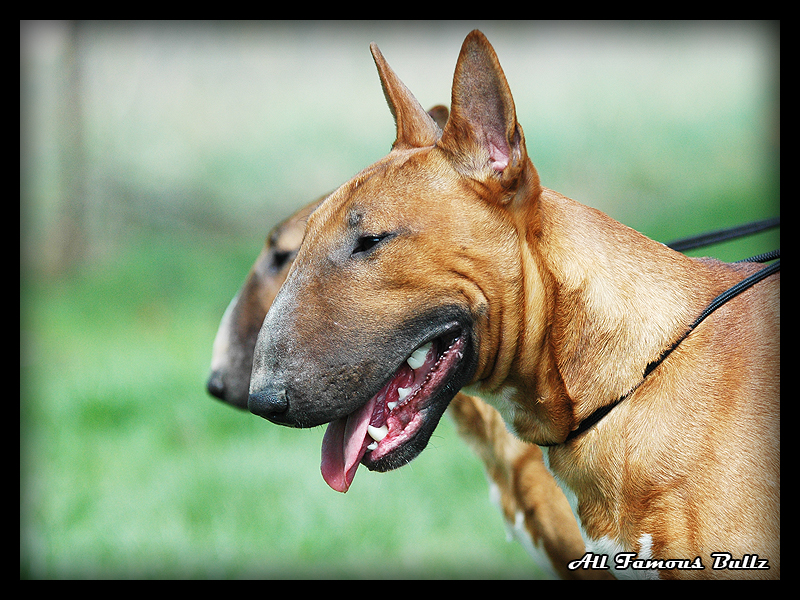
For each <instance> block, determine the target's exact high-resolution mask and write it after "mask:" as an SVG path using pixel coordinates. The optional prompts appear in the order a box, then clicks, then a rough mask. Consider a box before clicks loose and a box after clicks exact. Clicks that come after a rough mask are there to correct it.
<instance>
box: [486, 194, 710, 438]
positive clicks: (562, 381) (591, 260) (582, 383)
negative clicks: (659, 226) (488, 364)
mask: <svg viewBox="0 0 800 600" xmlns="http://www.w3.org/2000/svg"><path fill="white" fill-rule="evenodd" d="M520 221H521V222H519V223H518V224H517V226H518V229H519V230H520V237H521V238H524V241H523V242H522V243H521V253H522V255H523V256H522V264H523V273H522V276H523V278H524V281H525V303H526V314H527V315H528V318H527V324H528V327H527V329H526V330H525V331H524V334H522V335H520V337H519V338H518V339H519V343H518V345H517V347H516V356H515V359H514V361H513V367H512V368H511V369H510V370H509V372H508V374H507V376H506V377H505V378H504V381H503V385H501V386H496V387H495V389H501V388H503V387H505V388H506V389H508V388H512V389H513V390H514V391H515V392H514V396H515V397H514V400H513V401H514V402H516V403H517V404H522V406H519V407H518V410H515V411H514V412H515V423H514V427H515V428H516V429H517V432H518V434H519V435H520V436H521V437H523V439H526V440H527V441H531V442H534V443H557V442H560V441H563V440H564V439H565V437H566V436H567V435H568V433H569V432H570V431H571V430H572V429H574V428H575V427H577V425H578V423H580V421H581V420H583V419H585V418H586V417H587V416H588V415H590V414H591V413H592V412H593V411H594V410H596V409H598V408H600V407H601V406H604V405H607V404H610V403H612V402H614V401H615V400H616V399H618V398H619V397H621V396H623V395H624V394H625V393H627V392H628V391H630V390H631V389H632V388H633V387H634V386H635V385H637V383H638V382H639V381H640V380H641V378H642V375H643V372H644V369H645V367H646V366H647V364H648V363H650V362H651V361H653V360H655V359H657V358H658V356H659V355H660V354H661V352H662V351H663V350H664V349H665V348H667V347H669V345H670V344H671V343H672V342H673V341H675V339H676V338H677V337H678V336H680V334H681V333H682V332H683V331H684V330H685V328H686V327H687V326H688V324H689V323H691V322H692V320H693V319H694V317H695V316H696V314H697V313H698V312H699V310H701V309H702V306H703V303H704V302H707V301H708V300H709V299H710V298H711V297H713V291H712V290H707V289H704V288H703V286H702V284H701V283H700V281H702V277H698V269H701V270H702V269H703V267H702V265H700V264H698V263H697V262H696V261H694V260H692V259H689V258H687V257H685V256H683V255H681V254H679V253H677V252H674V251H672V250H669V249H668V248H666V247H665V246H664V245H662V244H660V243H658V242H654V241H652V240H650V239H648V238H646V237H645V236H643V235H641V234H639V233H637V232H636V231H634V230H632V229H630V228H628V227H625V226H624V225H621V224H620V223H618V222H616V221H614V220H613V219H611V218H610V217H608V216H606V215H604V214H603V213H601V212H599V211H597V210H594V209H591V208H589V207H586V206H584V205H581V204H579V203H577V202H574V201H572V200H570V199H568V198H566V197H564V196H561V195H560V194H558V193H556V192H553V191H551V190H547V189H542V192H541V194H540V195H539V197H538V199H537V201H536V202H535V203H533V204H532V207H530V208H528V210H527V211H526V212H525V213H524V215H523V216H521V219H520ZM645 257H646V258H645ZM534 321H537V322H538V325H537V326H531V323H533V322H534ZM521 333H522V332H521ZM499 362H502V361H499ZM493 387H494V386H493ZM519 409H521V410H519ZM531 417H534V418H531Z"/></svg>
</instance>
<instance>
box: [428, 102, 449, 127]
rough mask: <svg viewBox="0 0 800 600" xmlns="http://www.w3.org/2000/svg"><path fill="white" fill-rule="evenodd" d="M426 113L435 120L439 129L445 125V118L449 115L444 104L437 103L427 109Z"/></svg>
mask: <svg viewBox="0 0 800 600" xmlns="http://www.w3.org/2000/svg"><path fill="white" fill-rule="evenodd" d="M428 114H429V115H430V116H431V117H432V118H433V120H434V121H436V124H437V125H438V126H439V127H440V128H441V129H444V126H445V125H447V118H448V117H449V116H450V111H449V110H448V109H447V107H446V106H443V105H441V104H437V105H436V106H434V107H433V108H431V109H430V110H429V111H428Z"/></svg>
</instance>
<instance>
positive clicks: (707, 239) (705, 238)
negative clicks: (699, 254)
mask: <svg viewBox="0 0 800 600" xmlns="http://www.w3.org/2000/svg"><path fill="white" fill-rule="evenodd" d="M780 225H781V218H780V217H773V218H771V219H764V220H763V221H753V222H752V223H747V224H745V225H737V226H736V227H727V228H725V229H717V230H716V231H709V232H707V233H702V234H700V235H694V236H691V237H687V238H681V239H679V240H674V241H672V242H670V243H668V244H667V246H668V247H669V248H672V249H673V250H677V251H678V252H686V251H687V250H694V249H695V248H702V247H703V246H710V245H711V244H717V243H719V242H725V241H727V240H733V239H736V238H740V237H744V236H746V235H753V234H754V233H758V232H760V231H766V230H767V229H773V228H775V227H780Z"/></svg>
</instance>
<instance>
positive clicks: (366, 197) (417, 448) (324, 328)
mask: <svg viewBox="0 0 800 600" xmlns="http://www.w3.org/2000/svg"><path fill="white" fill-rule="evenodd" d="M372 53H373V57H374V59H375V63H376V65H377V67H378V71H379V74H380V77H381V83H382V84H383V89H384V93H385V95H386V98H387V101H388V103H389V106H390V108H391V110H392V114H393V115H394V117H395V122H396V126H397V138H396V140H395V143H394V145H393V147H392V152H390V153H389V155H388V156H386V157H385V158H383V159H382V160H380V161H378V162H377V163H375V164H373V165H372V166H370V167H368V168H366V169H365V170H364V171H362V172H361V173H359V174H358V175H356V177H354V178H353V179H352V180H350V181H349V182H347V183H346V184H344V185H343V186H342V187H341V188H339V189H338V190H336V191H335V192H334V193H333V194H331V195H330V196H329V197H328V198H327V199H326V201H325V202H323V204H322V205H321V206H320V207H319V208H318V209H317V210H316V211H315V212H314V213H313V214H312V215H311V216H310V217H309V219H308V224H307V228H306V232H305V238H304V240H303V243H302V246H301V247H300V250H299V252H298V255H297V258H296V259H295V263H294V264H293V265H292V268H291V270H290V272H289V274H288V277H287V279H286V282H285V283H284V285H283V287H282V288H281V290H280V292H279V293H278V295H277V297H276V298H275V301H274V303H273V305H272V308H271V309H270V310H269V313H268V314H267V317H266V318H265V320H264V324H263V326H262V328H261V331H260V333H259V336H258V341H257V344H256V348H255V353H254V359H253V372H252V378H251V383H250V399H249V408H250V410H251V411H252V412H254V413H255V414H258V415H261V416H263V417H265V418H267V419H269V420H270V421H272V422H274V423H279V424H283V425H288V426H293V427H312V426H316V425H321V424H325V423H330V425H329V427H328V430H327V432H326V434H325V439H324V442H323V460H322V471H323V476H324V477H325V479H326V481H327V482H328V483H329V484H330V485H331V486H332V487H333V488H334V489H337V490H340V491H346V490H347V488H348V487H349V485H350V483H351V481H352V479H353V477H354V475H355V470H356V468H357V467H358V464H359V463H362V464H364V465H366V466H367V467H368V468H370V469H373V470H378V471H386V470H389V469H393V468H396V467H398V466H400V465H403V464H405V463H407V462H408V461H410V460H411V459H413V458H414V457H415V456H416V455H417V454H419V452H421V451H422V449H423V448H424V447H425V446H426V444H427V442H428V440H429V438H430V436H431V434H432V432H433V430H434V428H435V427H436V425H437V423H438V421H439V419H440V417H441V415H442V414H443V412H444V410H445V408H446V407H447V405H448V403H449V402H450V400H451V399H452V398H453V396H454V395H455V394H456V393H457V392H458V391H459V389H460V388H461V387H462V386H464V385H467V384H469V383H470V382H473V381H476V380H479V379H485V378H487V377H490V376H492V372H493V369H494V366H495V364H496V363H497V362H498V353H499V354H502V353H503V352H509V351H513V350H512V349H511V346H513V342H512V343H511V344H509V343H507V341H509V340H514V339H516V338H517V336H518V335H519V331H506V330H504V327H505V326H506V324H507V323H510V322H514V321H515V319H507V318H504V314H503V313H504V311H518V310H519V308H518V307H519V306H521V305H522V302H521V301H520V300H521V294H522V289H521V283H520V281H519V279H520V278H519V274H520V262H521V257H520V251H521V250H520V240H519V236H518V233H517V232H518V229H517V227H516V226H515V223H514V220H515V219H516V218H518V215H517V213H518V212H519V210H521V209H520V208H519V205H520V204H521V201H519V198H526V199H529V198H530V197H531V196H535V195H536V193H537V190H538V189H539V180H538V176H537V174H536V171H535V169H534V168H533V165H531V163H530V161H529V160H528V157H527V154H526V151H525V141H524V136H523V133H522V129H521V128H520V126H519V124H518V123H517V121H516V114H515V109H514V103H513V100H512V98H511V93H510V91H509V89H508V84H507V83H506V80H505V76H504V75H503V72H502V69H501V68H500V65H499V63H498V61H497V57H496V56H495V53H494V50H493V49H492V47H491V45H490V44H489V42H488V41H487V40H486V38H485V37H484V36H483V34H481V33H480V32H477V31H475V32H472V33H471V34H470V35H469V36H468V37H467V39H466V40H465V42H464V45H463V47H462V50H461V54H460V56H459V59H458V64H457V66H456V73H455V78H454V83H453V95H452V108H451V115H450V119H449V120H448V121H447V124H446V125H445V127H444V130H443V131H442V129H440V128H439V127H438V126H437V124H436V123H435V122H434V120H433V119H431V117H430V116H429V115H428V114H427V113H426V112H425V111H424V110H423V109H422V107H421V106H420V105H419V103H418V102H417V100H416V99H415V98H414V96H413V95H411V93H410V92H409V91H408V89H407V88H406V87H405V86H404V85H403V83H402V82H401V81H400V80H399V79H398V78H397V76H396V75H395V74H394V72H393V71H392V70H391V69H390V68H389V66H388V65H387V64H386V62H385V60H384V58H383V56H382V55H381V53H380V51H379V50H378V49H377V47H376V46H374V45H373V46H372ZM512 206H514V207H515V208H514V209H513V210H512V209H511V208H510V207H512ZM490 299H491V301H490ZM490 348H491V349H490ZM502 362H503V364H507V363H508V362H509V361H502Z"/></svg>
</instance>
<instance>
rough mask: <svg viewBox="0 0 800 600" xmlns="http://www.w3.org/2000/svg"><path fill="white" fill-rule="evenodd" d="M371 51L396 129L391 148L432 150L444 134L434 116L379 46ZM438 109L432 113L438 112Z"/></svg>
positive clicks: (374, 45) (372, 46) (371, 48)
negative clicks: (423, 105)
mask: <svg viewBox="0 0 800 600" xmlns="http://www.w3.org/2000/svg"><path fill="white" fill-rule="evenodd" d="M369 49H370V51H371V52H372V58H373V59H374V60H375V66H376V67H378V75H379V76H380V78H381V86H383V95H384V96H386V102H387V103H388V104H389V109H390V110H391V111H392V116H394V121H395V125H396V126H397V138H396V139H395V141H394V144H393V145H392V148H424V147H425V146H433V145H434V144H435V143H436V141H437V140H438V139H439V138H440V137H441V135H442V130H441V129H439V126H438V125H437V124H436V122H435V121H434V120H433V119H432V118H431V115H429V114H428V113H427V112H425V109H424V108H422V106H421V105H420V103H419V102H418V101H417V99H416V98H415V97H414V95H413V94H412V93H411V92H410V91H409V90H408V88H407V87H406V86H405V84H403V82H402V81H400V78H399V77H397V75H396V74H395V72H394V71H393V70H392V68H391V67H390V66H389V64H388V63H387V62H386V59H385V58H383V54H381V51H380V50H379V49H378V46H377V45H376V44H375V43H372V44H370V45H369ZM435 108H436V107H434V108H433V109H431V110H435ZM442 108H443V107H442ZM445 110H446V109H445ZM445 119H446V117H445Z"/></svg>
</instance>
